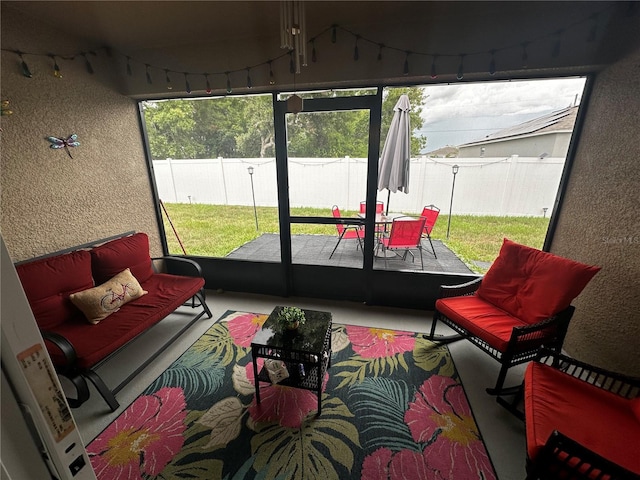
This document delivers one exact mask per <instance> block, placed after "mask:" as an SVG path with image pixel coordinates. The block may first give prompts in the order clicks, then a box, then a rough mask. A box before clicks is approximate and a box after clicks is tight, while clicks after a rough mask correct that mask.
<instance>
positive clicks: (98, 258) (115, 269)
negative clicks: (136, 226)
mask: <svg viewBox="0 0 640 480" xmlns="http://www.w3.org/2000/svg"><path fill="white" fill-rule="evenodd" d="M91 268H92V269H93V276H94V278H95V281H96V285H99V284H102V283H104V282H106V281H107V280H109V279H110V278H112V277H114V276H116V275H117V274H118V273H120V272H121V271H123V270H125V269H127V268H129V269H131V273H132V274H133V276H134V277H136V279H137V280H138V281H139V282H140V283H143V282H144V281H146V280H147V279H148V278H149V277H151V275H153V268H152V267H151V257H150V256H149V237H147V234H146V233H136V234H134V235H131V236H129V237H123V238H118V239H116V240H112V241H110V242H107V243H105V244H103V245H100V246H98V247H95V248H93V249H92V250H91Z"/></svg>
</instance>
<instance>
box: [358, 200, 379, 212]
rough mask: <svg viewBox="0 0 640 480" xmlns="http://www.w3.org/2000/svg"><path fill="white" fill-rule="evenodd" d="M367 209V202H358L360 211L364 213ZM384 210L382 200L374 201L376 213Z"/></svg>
mask: <svg viewBox="0 0 640 480" xmlns="http://www.w3.org/2000/svg"><path fill="white" fill-rule="evenodd" d="M366 211H367V202H360V213H365V212H366ZM382 212H384V202H380V201H377V202H376V213H382Z"/></svg>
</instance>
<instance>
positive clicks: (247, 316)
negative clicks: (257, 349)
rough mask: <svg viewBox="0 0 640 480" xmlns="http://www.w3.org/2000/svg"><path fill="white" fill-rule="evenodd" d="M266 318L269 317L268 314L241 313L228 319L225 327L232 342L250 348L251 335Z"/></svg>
mask: <svg viewBox="0 0 640 480" xmlns="http://www.w3.org/2000/svg"><path fill="white" fill-rule="evenodd" d="M267 318H269V316H268V315H263V314H257V313H243V314H241V315H237V316H236V317H234V318H233V319H231V320H229V321H228V322H227V327H228V328H229V335H230V336H231V338H232V339H233V343H235V344H236V345H238V346H240V347H244V348H250V347H251V341H252V340H253V337H254V336H255V334H256V332H257V331H258V330H260V329H261V328H262V325H263V324H264V322H266V321H267Z"/></svg>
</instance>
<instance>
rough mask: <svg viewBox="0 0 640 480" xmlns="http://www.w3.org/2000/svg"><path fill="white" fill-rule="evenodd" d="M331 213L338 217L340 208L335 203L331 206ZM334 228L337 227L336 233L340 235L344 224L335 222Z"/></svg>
mask: <svg viewBox="0 0 640 480" xmlns="http://www.w3.org/2000/svg"><path fill="white" fill-rule="evenodd" d="M331 213H332V214H333V217H334V218H340V208H338V206H337V205H334V206H333V207H332V208H331ZM336 228H337V229H338V235H342V231H343V230H344V225H341V224H339V223H336Z"/></svg>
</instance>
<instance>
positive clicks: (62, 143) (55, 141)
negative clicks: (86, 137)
mask: <svg viewBox="0 0 640 480" xmlns="http://www.w3.org/2000/svg"><path fill="white" fill-rule="evenodd" d="M47 140H49V141H50V142H51V145H50V147H51V148H54V149H58V148H64V149H65V150H66V151H67V155H69V158H73V157H72V156H71V152H70V151H69V147H78V146H79V145H80V142H78V135H76V134H75V133H72V134H71V135H69V136H68V137H67V138H58V137H47Z"/></svg>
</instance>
